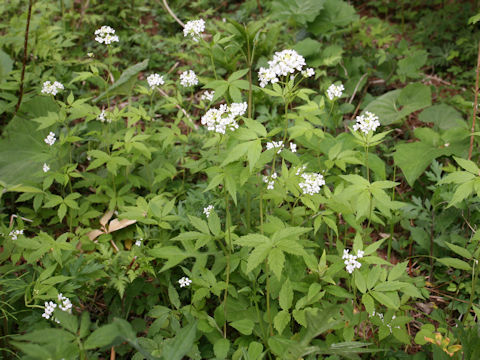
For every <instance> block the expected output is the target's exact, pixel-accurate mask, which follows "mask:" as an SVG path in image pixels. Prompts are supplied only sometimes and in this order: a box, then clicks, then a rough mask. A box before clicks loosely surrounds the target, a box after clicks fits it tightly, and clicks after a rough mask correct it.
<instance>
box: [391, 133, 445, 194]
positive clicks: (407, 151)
mask: <svg viewBox="0 0 480 360" xmlns="http://www.w3.org/2000/svg"><path fill="white" fill-rule="evenodd" d="M395 150H396V151H395V153H394V154H393V159H394V160H395V164H396V165H397V166H398V167H400V169H402V172H403V175H404V176H405V179H406V180H407V182H408V184H409V185H410V186H413V183H414V182H415V180H417V178H418V177H419V176H420V175H421V174H422V173H423V172H424V171H425V169H426V168H427V167H428V166H429V165H430V164H431V163H432V161H433V160H434V159H436V158H437V157H440V156H442V155H444V154H446V153H447V151H446V150H445V149H440V148H435V147H432V146H431V145H428V144H425V143H424V142H413V143H408V144H398V145H397V146H395ZM419 154H421V155H422V156H419Z"/></svg>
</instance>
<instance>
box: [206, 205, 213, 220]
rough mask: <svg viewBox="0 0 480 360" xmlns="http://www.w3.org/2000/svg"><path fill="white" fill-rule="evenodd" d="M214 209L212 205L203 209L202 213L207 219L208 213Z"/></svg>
mask: <svg viewBox="0 0 480 360" xmlns="http://www.w3.org/2000/svg"><path fill="white" fill-rule="evenodd" d="M213 209H214V206H213V205H208V206H207V207H206V208H203V213H204V214H205V216H206V217H207V218H208V217H209V216H210V212H211V211H212V210H213Z"/></svg>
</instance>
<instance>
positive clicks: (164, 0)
mask: <svg viewBox="0 0 480 360" xmlns="http://www.w3.org/2000/svg"><path fill="white" fill-rule="evenodd" d="M163 6H165V9H166V10H167V11H168V13H169V14H170V15H172V17H173V18H174V19H175V21H176V22H178V23H179V24H180V26H181V27H185V24H184V23H183V22H182V21H181V20H180V19H179V18H178V17H177V15H175V13H174V12H173V11H172V9H170V7H169V6H168V4H167V0H163Z"/></svg>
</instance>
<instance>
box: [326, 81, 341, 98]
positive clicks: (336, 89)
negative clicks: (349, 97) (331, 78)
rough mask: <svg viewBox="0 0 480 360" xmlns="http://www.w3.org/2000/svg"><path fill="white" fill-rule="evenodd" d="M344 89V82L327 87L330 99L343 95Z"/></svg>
mask: <svg viewBox="0 0 480 360" xmlns="http://www.w3.org/2000/svg"><path fill="white" fill-rule="evenodd" d="M343 90H345V88H344V87H343V84H340V85H335V84H332V85H330V86H329V87H328V89H327V97H328V98H329V99H330V100H333V99H336V98H339V97H341V96H342V94H343Z"/></svg>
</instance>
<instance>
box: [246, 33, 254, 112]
mask: <svg viewBox="0 0 480 360" xmlns="http://www.w3.org/2000/svg"><path fill="white" fill-rule="evenodd" d="M247 63H248V118H249V119H251V118H252V99H253V98H252V54H251V51H250V37H249V36H248V33H247Z"/></svg>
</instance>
